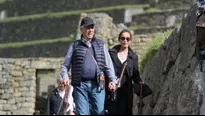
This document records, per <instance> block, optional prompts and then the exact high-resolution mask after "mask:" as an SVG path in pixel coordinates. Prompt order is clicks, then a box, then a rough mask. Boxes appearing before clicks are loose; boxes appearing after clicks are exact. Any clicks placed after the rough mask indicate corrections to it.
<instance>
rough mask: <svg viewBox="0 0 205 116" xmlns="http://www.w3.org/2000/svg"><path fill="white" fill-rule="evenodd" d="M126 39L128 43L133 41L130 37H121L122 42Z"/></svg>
mask: <svg viewBox="0 0 205 116" xmlns="http://www.w3.org/2000/svg"><path fill="white" fill-rule="evenodd" d="M125 39H126V40H127V41H130V40H131V38H130V37H120V40H122V41H124V40H125Z"/></svg>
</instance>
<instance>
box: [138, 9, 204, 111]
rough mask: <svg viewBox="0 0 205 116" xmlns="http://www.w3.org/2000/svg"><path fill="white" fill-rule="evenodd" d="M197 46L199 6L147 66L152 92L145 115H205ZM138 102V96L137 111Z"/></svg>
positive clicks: (148, 81)
mask: <svg viewBox="0 0 205 116" xmlns="http://www.w3.org/2000/svg"><path fill="white" fill-rule="evenodd" d="M196 47H198V46H196V7H192V8H191V9H190V10H189V12H188V14H186V15H185V16H184V18H183V20H182V25H181V26H180V27H179V28H176V29H175V30H174V31H173V32H172V34H171V35H170V36H169V37H168V38H166V40H165V41H164V43H163V44H162V45H161V47H160V49H159V50H158V52H157V53H156V54H155V56H154V57H153V58H152V60H150V61H149V62H148V63H147V64H146V66H145V69H144V72H143V74H142V77H143V81H144V83H147V84H148V85H149V86H150V87H151V88H152V90H153V95H151V96H149V97H146V98H144V102H145V106H144V108H143V115H147V114H149V115H204V106H205V100H204V98H205V89H204V87H205V86H204V85H205V81H204V73H202V72H201V71H200V69H199V61H198V59H197V57H196V53H195V51H196ZM137 101H138V98H137V97H136V96H135V101H134V114H137V112H138V108H137ZM202 109H203V110H202Z"/></svg>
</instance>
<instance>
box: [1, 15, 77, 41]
mask: <svg viewBox="0 0 205 116" xmlns="http://www.w3.org/2000/svg"><path fill="white" fill-rule="evenodd" d="M78 19H79V15H71V16H64V17H59V18H47V17H45V18H41V19H35V20H32V19H30V20H24V21H16V22H6V23H0V28H1V31H0V43H10V42H24V41H32V40H42V39H52V38H53V39H55V38H61V37H69V36H71V37H74V35H75V34H76V29H77V27H78Z"/></svg>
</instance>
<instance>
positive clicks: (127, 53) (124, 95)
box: [107, 29, 141, 115]
mask: <svg viewBox="0 0 205 116" xmlns="http://www.w3.org/2000/svg"><path fill="white" fill-rule="evenodd" d="M118 40H119V42H120V44H119V45H116V46H114V47H113V48H112V49H110V50H109V53H110V56H111V58H112V61H113V65H114V68H115V73H116V76H117V77H118V78H119V77H120V75H121V73H122V72H123V71H122V69H123V66H124V64H125V63H126V62H127V65H126V67H125V70H124V73H123V76H122V81H121V87H120V88H118V89H117V97H116V98H117V99H116V101H115V102H113V101H110V103H111V104H110V103H108V105H107V106H108V113H109V114H119V115H124V114H127V115H132V106H133V82H134V83H139V82H140V81H141V79H140V75H139V70H138V56H137V55H136V54H135V53H134V52H133V50H132V49H131V48H130V47H129V46H130V44H131V42H132V34H131V32H130V31H129V30H127V29H124V30H122V31H121V32H120V34H119V36H118Z"/></svg>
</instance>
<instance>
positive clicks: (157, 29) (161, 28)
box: [133, 26, 177, 34]
mask: <svg viewBox="0 0 205 116" xmlns="http://www.w3.org/2000/svg"><path fill="white" fill-rule="evenodd" d="M175 27H177V26H171V27H164V26H153V27H145V28H137V29H133V30H134V34H155V33H163V32H166V31H167V30H169V29H174V28H175Z"/></svg>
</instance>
